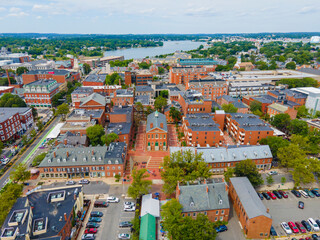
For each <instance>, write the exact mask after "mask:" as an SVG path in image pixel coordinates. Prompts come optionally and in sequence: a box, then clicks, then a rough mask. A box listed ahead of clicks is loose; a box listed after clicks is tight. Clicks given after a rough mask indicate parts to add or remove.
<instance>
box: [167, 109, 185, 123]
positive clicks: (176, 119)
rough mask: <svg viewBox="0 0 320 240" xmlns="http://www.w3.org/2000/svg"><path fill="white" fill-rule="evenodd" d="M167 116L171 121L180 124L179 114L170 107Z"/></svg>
mask: <svg viewBox="0 0 320 240" xmlns="http://www.w3.org/2000/svg"><path fill="white" fill-rule="evenodd" d="M169 116H170V117H171V118H172V119H173V121H174V122H176V123H177V122H180V121H181V119H182V115H181V112H180V111H179V110H178V109H176V108H175V107H170V111H169Z"/></svg>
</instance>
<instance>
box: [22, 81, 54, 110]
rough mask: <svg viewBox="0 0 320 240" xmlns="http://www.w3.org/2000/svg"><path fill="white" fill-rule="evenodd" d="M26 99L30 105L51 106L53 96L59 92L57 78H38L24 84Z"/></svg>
mask: <svg viewBox="0 0 320 240" xmlns="http://www.w3.org/2000/svg"><path fill="white" fill-rule="evenodd" d="M23 88H24V99H25V102H26V104H27V105H28V106H33V107H40V108H51V107H52V98H53V96H54V95H56V94H57V93H58V92H59V84H58V83H57V81H56V80H38V81H35V82H31V83H29V84H26V85H24V86H23Z"/></svg>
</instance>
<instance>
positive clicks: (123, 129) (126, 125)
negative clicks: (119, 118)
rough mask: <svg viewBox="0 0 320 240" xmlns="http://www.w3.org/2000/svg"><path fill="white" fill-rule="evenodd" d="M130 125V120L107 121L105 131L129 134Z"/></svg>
mask: <svg viewBox="0 0 320 240" xmlns="http://www.w3.org/2000/svg"><path fill="white" fill-rule="evenodd" d="M131 126H132V123H131V122H119V123H109V125H108V129H107V133H116V134H118V135H120V134H129V133H130V130H131Z"/></svg>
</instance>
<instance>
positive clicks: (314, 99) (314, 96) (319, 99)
mask: <svg viewBox="0 0 320 240" xmlns="http://www.w3.org/2000/svg"><path fill="white" fill-rule="evenodd" d="M291 90H295V91H297V92H301V93H304V94H307V95H308V97H307V101H306V108H308V109H310V110H311V111H312V114H315V113H316V111H320V89H319V88H315V87H301V88H292V89H291Z"/></svg>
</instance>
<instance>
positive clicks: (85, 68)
mask: <svg viewBox="0 0 320 240" xmlns="http://www.w3.org/2000/svg"><path fill="white" fill-rule="evenodd" d="M83 71H84V74H89V73H90V72H91V67H90V65H89V64H88V63H84V64H83Z"/></svg>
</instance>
